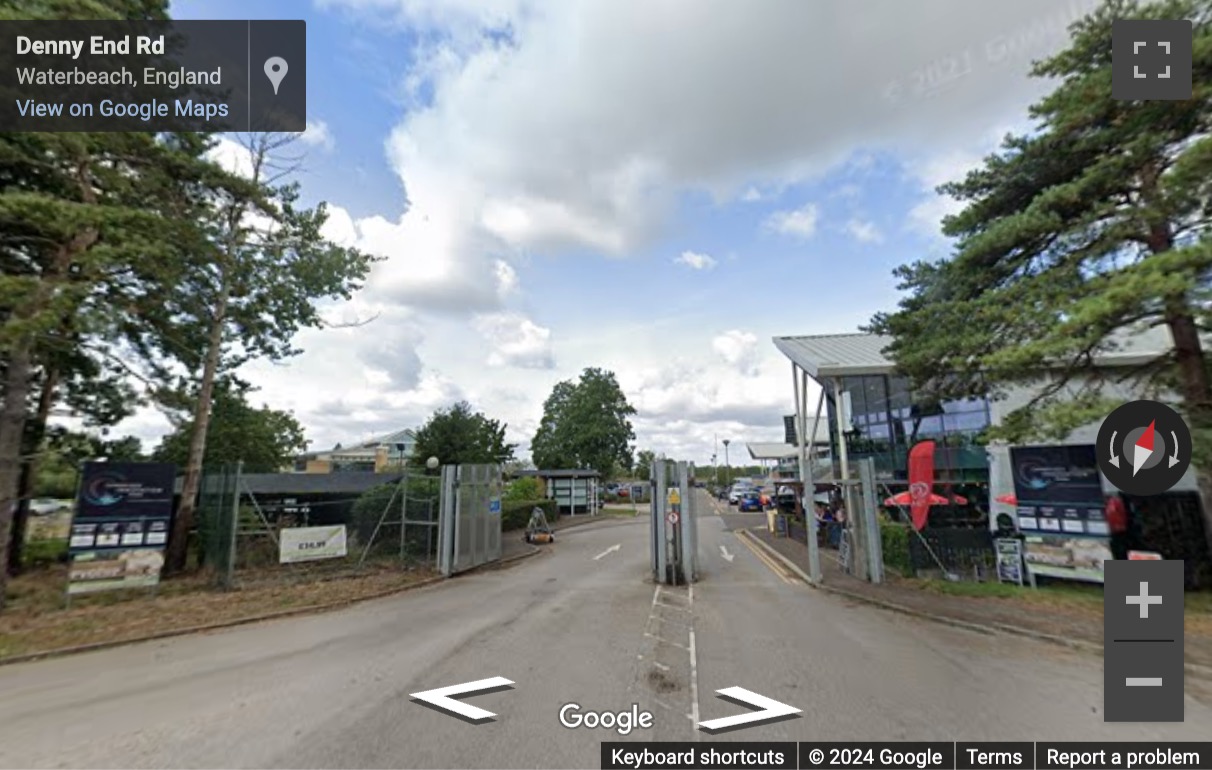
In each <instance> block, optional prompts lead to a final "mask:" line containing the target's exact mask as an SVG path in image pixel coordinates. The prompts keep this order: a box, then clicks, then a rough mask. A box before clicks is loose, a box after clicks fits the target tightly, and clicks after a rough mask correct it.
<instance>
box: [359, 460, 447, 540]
mask: <svg viewBox="0 0 1212 770" xmlns="http://www.w3.org/2000/svg"><path fill="white" fill-rule="evenodd" d="M397 490H398V491H397ZM402 492H403V490H402V489H400V484H383V485H380V486H377V487H375V488H373V489H369V490H367V491H365V492H363V493H362V495H361V496H360V497H358V499H357V501H355V502H354V504H353V508H352V510H351V512H350V521H349V522H347V524H348V525H349V530H350V535H351V536H354V537H356V538H357V542H359V543H366V542H368V541H369V540H370V536H371V534H372V533H373V532H374V531H375V527H376V526H378V524H379V519H381V518H382V517H383V511H384V510H385V509H386V508H387V505H388V503H390V504H391V507H392V509H393V511H391V512H388V514H387V519H386V522H385V524H387V523H391V524H394V525H395V527H396V530H395V531H396V536H397V537H399V531H400V530H399V524H400V513H401V510H402V508H403V500H402V499H401V493H402ZM439 494H440V485H439V484H437V483H436V480H435V479H434V478H433V477H431V476H414V477H412V478H410V479H409V480H408V506H409V510H410V511H411V513H410V515H409V518H410V519H412V518H422V514H421V512H420V511H421V508H422V507H424V506H425V505H426V504H430V505H433V506H435V508H434V516H435V518H436V517H437V508H436V506H437V500H438V496H439ZM393 498H394V499H393ZM414 505H415V506H417V507H416V508H414V507H413V506H414Z"/></svg>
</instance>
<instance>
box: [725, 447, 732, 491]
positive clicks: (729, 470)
mask: <svg viewBox="0 0 1212 770" xmlns="http://www.w3.org/2000/svg"><path fill="white" fill-rule="evenodd" d="M731 443H732V439H729V438H726V439H724V469H725V470H724V480H725V482H726V483H728V484H729V485H731V484H732V463H731V462H729V460H728V445H729V444H731Z"/></svg>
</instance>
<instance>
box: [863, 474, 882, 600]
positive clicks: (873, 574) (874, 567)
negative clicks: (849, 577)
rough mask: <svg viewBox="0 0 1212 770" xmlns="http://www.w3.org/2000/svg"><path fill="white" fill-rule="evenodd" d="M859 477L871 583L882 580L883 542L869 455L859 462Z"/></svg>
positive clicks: (873, 475)
mask: <svg viewBox="0 0 1212 770" xmlns="http://www.w3.org/2000/svg"><path fill="white" fill-rule="evenodd" d="M859 479H860V481H861V482H862V487H863V489H862V491H863V495H862V498H863V510H862V517H863V530H864V532H865V535H866V541H867V575H868V579H869V580H870V581H871V582H872V583H882V582H884V543H883V536H882V532H881V531H880V519H879V513H878V512H877V509H876V496H875V460H873V459H872V458H870V457H867V458H864V459H863V460H862V461H860V462H859Z"/></svg>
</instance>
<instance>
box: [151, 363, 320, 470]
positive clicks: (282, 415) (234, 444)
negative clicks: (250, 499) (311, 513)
mask: <svg viewBox="0 0 1212 770" xmlns="http://www.w3.org/2000/svg"><path fill="white" fill-rule="evenodd" d="M193 436H194V424H193V420H192V419H186V420H183V421H182V422H181V423H180V424H179V425H177V427H176V429H175V430H174V431H173V432H172V433H169V434H168V435H166V436H164V438H163V439H161V441H160V445H159V446H158V447H156V450H155V452H154V453H153V455H152V456H153V458H154V459H155V460H157V461H159V462H168V463H175V464H176V465H178V466H184V465H185V464H186V463H187V462H188V461H189V446H190V442H191V441H192V440H193ZM305 449H307V439H306V437H305V435H304V431H303V426H302V425H300V424H299V422H298V420H296V419H295V417H294V415H292V414H291V413H290V412H282V411H278V410H276V409H271V408H270V407H269V406H262V407H260V408H257V407H254V406H253V405H252V404H250V403H249V401H248V396H247V393H246V391H245V389H243V388H241V387H238V386H234V385H232V384H230V383H227V382H225V383H222V384H220V386H219V387H218V388H217V389H216V391H215V396H214V403H213V404H212V406H211V419H210V423H209V427H208V429H207V435H206V454H205V456H204V457H203V462H202V464H203V465H204V466H210V465H218V464H223V463H235V462H238V461H240V462H243V463H244V466H243V470H244V472H246V473H277V472H279V471H281V470H282V468H283V466H286V465H288V464H290V462H291V461H292V460H293V459H294V457H295V456H296V455H297V454H298V453H299V452H302V451H304V450H305Z"/></svg>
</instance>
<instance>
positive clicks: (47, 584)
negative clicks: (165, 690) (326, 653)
mask: <svg viewBox="0 0 1212 770" xmlns="http://www.w3.org/2000/svg"><path fill="white" fill-rule="evenodd" d="M431 576H432V573H430V572H427V571H424V570H413V571H401V570H399V569H380V570H369V569H368V570H367V571H366V572H364V573H361V574H357V575H352V576H344V577H338V578H334V579H329V580H322V581H312V582H306V583H303V582H300V583H284V584H278V585H265V586H257V587H251V588H244V589H241V590H236V591H218V590H215V589H213V588H212V587H211V584H210V581H209V580H208V579H206V578H205V577H203V576H190V577H185V578H178V579H173V580H168V581H165V582H164V583H162V584H161V585H160V587H159V590H158V591H157V593H156V595H155V596H152V595H150V594H149V593H148V592H146V591H112V592H107V593H97V594H92V595H89V596H83V597H73V600H72V606H71V608H70V609H67V608H65V606H64V596H63V587H64V585H65V582H66V578H67V576H66V571H65V570H64V569H62V568H60V569H45V570H37V571H35V572H32V573H30V574H27V575H23V576H21V577H19V578H17V579H16V580H14V581H12V583H10V586H9V590H10V593H9V597H10V598H9V604H8V607H7V608H6V609H5V611H4V613H3V614H0V660H3V659H5V658H11V657H14V656H17V655H26V654H31V653H44V652H52V651H54V650H61V649H65V648H70V647H78V646H81V645H87V644H96V643H99V642H125V641H134V640H137V639H143V638H146V637H148V636H153V635H156V634H161V633H165V632H171V631H180V630H184V629H189V628H196V627H198V626H206V625H212V624H221V623H228V622H234V621H238V620H243V619H247V618H251V617H257V616H260V615H272V614H274V613H280V612H283V611H287V610H292V609H301V608H305V607H313V606H318V605H326V604H339V603H343V602H351V601H357V600H358V599H364V598H368V597H372V596H377V595H380V594H384V593H388V592H391V591H393V590H399V589H403V588H407V587H408V586H410V585H412V584H414V583H417V582H420V581H421V580H424V579H425V578H428V577H431Z"/></svg>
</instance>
